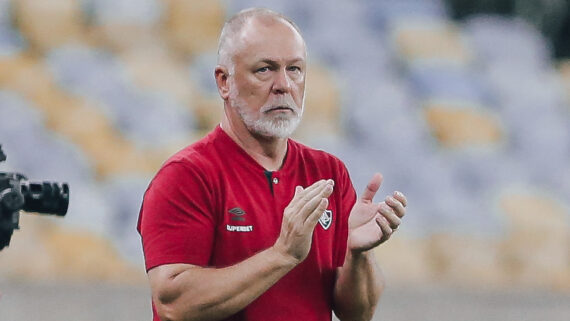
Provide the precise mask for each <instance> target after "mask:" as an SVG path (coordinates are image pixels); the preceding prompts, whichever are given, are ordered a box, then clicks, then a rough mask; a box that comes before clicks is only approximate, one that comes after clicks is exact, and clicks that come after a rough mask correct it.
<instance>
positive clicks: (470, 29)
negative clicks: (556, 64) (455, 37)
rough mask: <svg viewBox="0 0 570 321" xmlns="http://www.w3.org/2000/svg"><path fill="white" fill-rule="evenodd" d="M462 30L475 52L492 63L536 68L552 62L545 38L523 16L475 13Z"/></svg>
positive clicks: (533, 69)
mask: <svg viewBox="0 0 570 321" xmlns="http://www.w3.org/2000/svg"><path fill="white" fill-rule="evenodd" d="M463 33H464V34H465V36H466V39H467V42H468V44H469V46H470V47H471V48H472V50H473V52H474V54H475V55H477V56H479V57H480V60H481V61H484V62H485V64H488V65H491V66H493V67H495V66H502V67H503V68H508V67H510V68H513V69H522V70H527V71H529V72H533V71H536V70H542V69H544V68H545V67H548V66H549V64H550V59H551V56H552V55H551V52H550V48H549V47H548V45H547V44H546V40H545V39H544V37H542V36H541V34H540V33H539V32H538V31H537V30H536V29H535V28H533V27H532V26H531V25H530V24H528V23H526V22H524V21H523V20H521V19H517V18H508V17H502V16H493V15H476V16H473V17H471V18H469V19H468V20H467V21H466V22H465V24H464V25H463Z"/></svg>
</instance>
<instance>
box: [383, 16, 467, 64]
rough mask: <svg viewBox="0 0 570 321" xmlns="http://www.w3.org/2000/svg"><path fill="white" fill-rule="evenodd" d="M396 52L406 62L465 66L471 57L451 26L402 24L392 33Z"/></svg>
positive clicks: (457, 33)
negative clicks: (441, 62)
mask: <svg viewBox="0 0 570 321" xmlns="http://www.w3.org/2000/svg"><path fill="white" fill-rule="evenodd" d="M393 37H394V41H395V43H396V45H397V48H398V50H399V51H400V52H401V53H402V55H403V56H404V57H405V59H406V60H409V61H418V60H420V61H421V60H435V61H447V62H449V63H454V64H466V63H468V62H469V61H470V60H471V55H470V53H469V51H468V50H467V48H466V47H465V45H464V44H463V42H462V40H461V38H460V35H459V32H458V31H457V30H456V28H455V27H454V26H453V25H448V24H441V23H434V24H429V23H426V24H424V23H414V22H409V23H402V24H399V25H398V27H396V28H395V29H394V31H393Z"/></svg>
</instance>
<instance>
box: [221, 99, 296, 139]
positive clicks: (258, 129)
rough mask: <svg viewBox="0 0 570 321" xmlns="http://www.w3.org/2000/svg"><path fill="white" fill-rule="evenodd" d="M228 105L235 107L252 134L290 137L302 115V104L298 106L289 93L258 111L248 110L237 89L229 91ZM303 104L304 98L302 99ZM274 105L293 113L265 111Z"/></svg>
mask: <svg viewBox="0 0 570 321" xmlns="http://www.w3.org/2000/svg"><path fill="white" fill-rule="evenodd" d="M229 102H230V106H232V107H233V108H235V109H236V111H237V112H238V115H239V116H240V118H241V119H242V121H243V123H244V124H245V127H246V128H247V129H248V130H249V131H250V132H251V133H254V134H257V135H260V136H263V137H269V138H288V137H290V136H291V135H292V134H293V132H294V131H295V129H297V126H299V123H300V122H301V118H302V116H303V110H305V108H304V106H303V107H302V108H299V106H297V104H296V103H295V101H294V100H293V97H291V95H290V94H288V95H287V96H280V97H279V98H277V99H274V100H273V101H271V102H268V103H267V104H266V105H264V106H263V107H261V109H260V110H259V111H258V112H250V111H248V108H247V104H246V102H245V101H244V100H243V99H241V98H239V97H238V96H237V91H232V92H230V97H229ZM303 105H304V99H303ZM276 107H287V108H290V109H291V110H292V111H293V113H292V114H290V113H289V112H283V113H281V112H278V113H276V114H275V115H273V116H271V115H270V114H268V113H267V112H268V111H270V110H272V109H274V108H276Z"/></svg>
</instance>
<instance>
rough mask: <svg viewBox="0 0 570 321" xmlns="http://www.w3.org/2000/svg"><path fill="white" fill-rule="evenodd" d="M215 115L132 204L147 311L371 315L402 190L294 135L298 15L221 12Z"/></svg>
mask: <svg viewBox="0 0 570 321" xmlns="http://www.w3.org/2000/svg"><path fill="white" fill-rule="evenodd" d="M218 55H219V61H218V66H217V67H216V69H215V78H216V82H217V85H218V91H219V93H220V96H221V98H222V99H223V101H224V117H223V119H222V121H221V124H220V126H218V127H217V128H216V129H214V130H213V131H212V132H211V133H210V134H208V135H207V136H206V137H204V138H203V139H202V140H200V141H198V142H197V143H195V144H192V145H190V146H188V147H186V148H185V149H183V150H181V151H180V152H178V153H177V154H175V155H174V156H173V157H171V158H170V159H169V160H168V161H167V162H166V163H165V164H164V165H163V167H162V168H161V169H160V170H159V172H158V173H157V175H156V176H155V178H154V179H153V181H152V182H151V184H150V185H149V188H148V190H147V192H146V193H145V198H144V202H143V205H142V207H141V212H140V218H139V224H138V229H139V232H140V233H141V236H142V242H143V248H144V252H145V262H146V268H147V271H148V276H149V280H150V285H151V290H152V301H153V314H154V320H291V319H294V318H297V319H301V320H309V321H311V320H331V317H332V311H333V310H334V312H335V314H336V315H337V316H338V317H339V318H340V319H341V320H369V319H371V317H372V314H373V312H374V309H375V307H376V304H377V301H378V299H379V296H380V294H381V292H382V290H383V284H384V280H383V277H382V275H381V273H380V271H379V269H378V267H377V265H376V262H375V258H374V254H373V252H372V251H371V250H372V249H373V248H375V247H376V246H378V245H379V244H381V243H383V242H385V241H386V240H387V239H388V238H389V237H390V235H391V234H392V233H393V232H394V230H396V228H397V227H398V226H399V225H400V223H401V218H402V216H404V213H405V206H406V202H407V201H406V198H405V196H404V195H403V194H402V193H400V192H394V193H393V194H392V195H389V196H387V197H386V198H385V200H384V201H383V202H380V203H374V202H373V197H374V195H375V194H376V192H377V191H378V189H379V187H380V184H381V182H382V176H381V175H380V174H378V173H377V174H374V175H373V176H372V179H371V181H370V183H369V184H368V186H367V187H366V189H365V191H364V192H363V193H362V195H361V197H360V198H357V197H356V193H355V191H354V188H353V186H352V183H351V181H350V177H349V175H348V171H347V170H346V167H345V166H344V164H343V163H342V162H341V161H340V160H339V159H337V158H336V157H334V156H332V155H330V154H327V153H325V152H323V151H318V150H314V149H311V148H309V147H307V146H304V145H302V144H300V143H298V142H296V141H294V140H292V139H290V138H289V136H290V135H291V134H292V133H293V131H294V130H295V128H296V127H297V125H298V124H299V121H300V120H301V116H302V113H303V110H304V97H305V75H306V49H305V42H304V40H303V38H302V36H301V34H300V32H299V29H298V27H297V26H296V25H295V24H294V23H293V22H292V21H290V20H289V19H288V18H287V17H284V16H283V15H280V14H278V13H275V12H273V11H270V10H267V9H249V10H245V11H242V12H240V13H238V14H236V15H235V16H233V17H232V18H231V19H230V20H229V21H228V22H227V23H226V24H225V26H224V28H223V30H222V33H221V36H220V45H219V52H218Z"/></svg>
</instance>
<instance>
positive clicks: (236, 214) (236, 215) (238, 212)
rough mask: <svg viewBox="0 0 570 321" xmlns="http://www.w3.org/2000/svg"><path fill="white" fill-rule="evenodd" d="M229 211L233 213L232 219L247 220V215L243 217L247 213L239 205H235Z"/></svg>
mask: <svg viewBox="0 0 570 321" xmlns="http://www.w3.org/2000/svg"><path fill="white" fill-rule="evenodd" d="M228 212H230V214H232V218H231V220H232V221H245V217H243V216H244V215H245V214H246V213H245V211H244V210H242V209H241V208H239V207H234V208H232V209H230V210H229V211H228Z"/></svg>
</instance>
